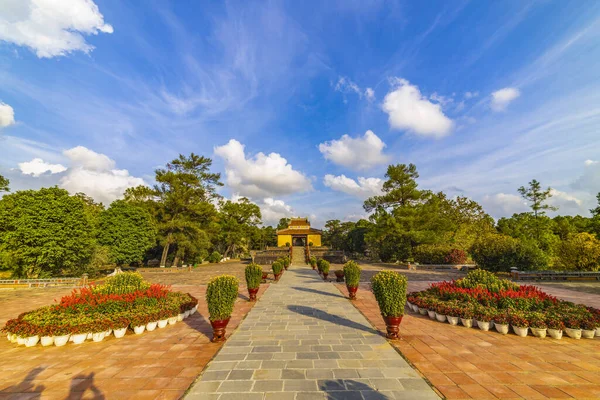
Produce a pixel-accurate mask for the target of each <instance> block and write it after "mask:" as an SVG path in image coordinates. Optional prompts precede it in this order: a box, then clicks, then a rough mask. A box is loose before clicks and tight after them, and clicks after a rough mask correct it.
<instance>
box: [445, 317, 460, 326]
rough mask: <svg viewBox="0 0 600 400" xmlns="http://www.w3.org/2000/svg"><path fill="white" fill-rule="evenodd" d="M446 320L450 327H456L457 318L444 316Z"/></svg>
mask: <svg viewBox="0 0 600 400" xmlns="http://www.w3.org/2000/svg"><path fill="white" fill-rule="evenodd" d="M446 318H447V319H448V323H449V324H450V325H454V326H456V325H458V317H452V316H450V315H446Z"/></svg>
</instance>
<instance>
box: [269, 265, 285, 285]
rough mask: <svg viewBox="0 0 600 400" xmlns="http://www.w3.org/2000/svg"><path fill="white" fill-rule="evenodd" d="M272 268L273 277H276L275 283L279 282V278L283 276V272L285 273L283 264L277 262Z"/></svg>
mask: <svg viewBox="0 0 600 400" xmlns="http://www.w3.org/2000/svg"><path fill="white" fill-rule="evenodd" d="M271 268H273V275H274V277H275V282H278V281H279V277H280V276H281V271H283V264H282V263H281V262H279V261H275V262H274V263H273V264H272V265H271Z"/></svg>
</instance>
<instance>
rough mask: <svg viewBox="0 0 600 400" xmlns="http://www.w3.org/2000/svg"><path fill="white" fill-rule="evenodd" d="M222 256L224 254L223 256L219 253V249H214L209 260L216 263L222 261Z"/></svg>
mask: <svg viewBox="0 0 600 400" xmlns="http://www.w3.org/2000/svg"><path fill="white" fill-rule="evenodd" d="M222 258H223V256H221V253H219V252H218V251H213V252H212V253H210V256H208V262H209V263H213V264H216V263H218V262H219V261H221V259H222Z"/></svg>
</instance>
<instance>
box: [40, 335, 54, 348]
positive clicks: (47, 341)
mask: <svg viewBox="0 0 600 400" xmlns="http://www.w3.org/2000/svg"><path fill="white" fill-rule="evenodd" d="M40 343H41V344H42V346H43V347H46V346H52V345H53V344H54V336H42V337H41V338H40Z"/></svg>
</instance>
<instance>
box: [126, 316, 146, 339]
mask: <svg viewBox="0 0 600 400" xmlns="http://www.w3.org/2000/svg"><path fill="white" fill-rule="evenodd" d="M129 320H130V323H129V324H130V325H129V326H131V329H133V331H134V332H135V334H136V335H141V334H142V333H144V331H145V330H146V324H147V323H148V316H147V315H144V314H133V315H131V317H130V319H129Z"/></svg>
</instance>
